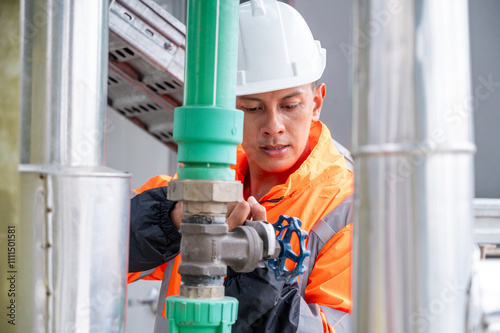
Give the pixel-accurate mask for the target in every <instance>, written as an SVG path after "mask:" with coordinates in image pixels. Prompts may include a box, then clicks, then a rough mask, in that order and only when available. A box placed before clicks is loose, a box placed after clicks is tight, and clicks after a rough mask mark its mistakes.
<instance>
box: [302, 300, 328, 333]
mask: <svg viewBox="0 0 500 333" xmlns="http://www.w3.org/2000/svg"><path fill="white" fill-rule="evenodd" d="M310 332H323V320H321V313H320V311H319V307H318V305H317V304H307V303H306V302H305V301H304V299H301V300H300V316H299V326H298V327H297V333H310Z"/></svg>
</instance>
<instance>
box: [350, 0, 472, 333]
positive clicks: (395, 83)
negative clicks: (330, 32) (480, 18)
mask: <svg viewBox="0 0 500 333" xmlns="http://www.w3.org/2000/svg"><path fill="white" fill-rule="evenodd" d="M468 26H469V25H468V7H467V1H465V0H443V1H430V0H413V1H403V0H394V1H386V0H358V1H356V2H355V4H354V34H353V36H354V38H353V43H352V45H351V49H350V51H351V52H352V53H353V78H354V85H353V97H352V98H353V101H352V102H353V103H352V104H353V130H354V135H353V150H354V154H353V155H354V156H355V174H356V185H355V195H356V206H355V212H356V214H355V216H356V218H355V223H354V226H355V230H354V275H353V276H354V285H353V293H354V295H353V305H354V309H353V315H354V318H355V325H354V326H355V327H354V332H360V333H361V332H370V333H373V332H380V333H391V332H394V333H401V332H405V333H412V332H436V333H437V332H468V328H467V326H468V323H467V320H468V318H467V304H468V296H467V292H468V288H469V285H470V279H471V269H470V261H471V249H472V221H473V205H472V199H473V189H474V187H473V155H474V151H475V146H474V144H473V133H472V128H473V127H472V104H473V98H474V96H473V95H472V93H471V89H470V68H469V32H468Z"/></svg>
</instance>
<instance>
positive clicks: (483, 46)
mask: <svg viewBox="0 0 500 333" xmlns="http://www.w3.org/2000/svg"><path fill="white" fill-rule="evenodd" d="M469 17H470V41H471V45H470V46H471V57H472V92H473V94H474V98H473V100H474V102H475V104H476V108H475V114H474V121H475V139H476V145H477V154H476V197H481V198H500V1H498V0H470V1H469ZM488 81H489V82H490V83H489V84H488V83H486V84H485V82H488Z"/></svg>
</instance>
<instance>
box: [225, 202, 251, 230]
mask: <svg viewBox="0 0 500 333" xmlns="http://www.w3.org/2000/svg"><path fill="white" fill-rule="evenodd" d="M250 211H251V210H250V205H249V204H248V202H246V201H241V202H238V203H237V204H236V206H235V207H234V209H233V210H232V211H231V214H229V216H228V217H227V224H228V227H229V231H231V230H233V228H235V227H238V226H240V225H243V223H245V220H246V219H247V217H248V215H249V214H250Z"/></svg>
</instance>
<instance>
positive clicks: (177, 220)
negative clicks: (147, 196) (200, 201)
mask: <svg viewBox="0 0 500 333" xmlns="http://www.w3.org/2000/svg"><path fill="white" fill-rule="evenodd" d="M183 217H184V211H183V208H182V201H179V202H177V203H176V204H175V207H174V209H173V210H172V211H171V212H170V220H171V221H172V223H173V224H174V226H175V228H177V230H179V229H180V227H181V222H182V218H183ZM226 219H227V224H228V226H229V231H231V230H233V228H234V227H238V226H240V225H243V223H245V221H246V220H255V221H266V219H267V214H266V209H265V208H264V206H262V205H261V204H259V203H258V202H257V200H255V198H254V197H250V198H248V201H241V202H238V203H229V204H228V205H227V214H226Z"/></svg>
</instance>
